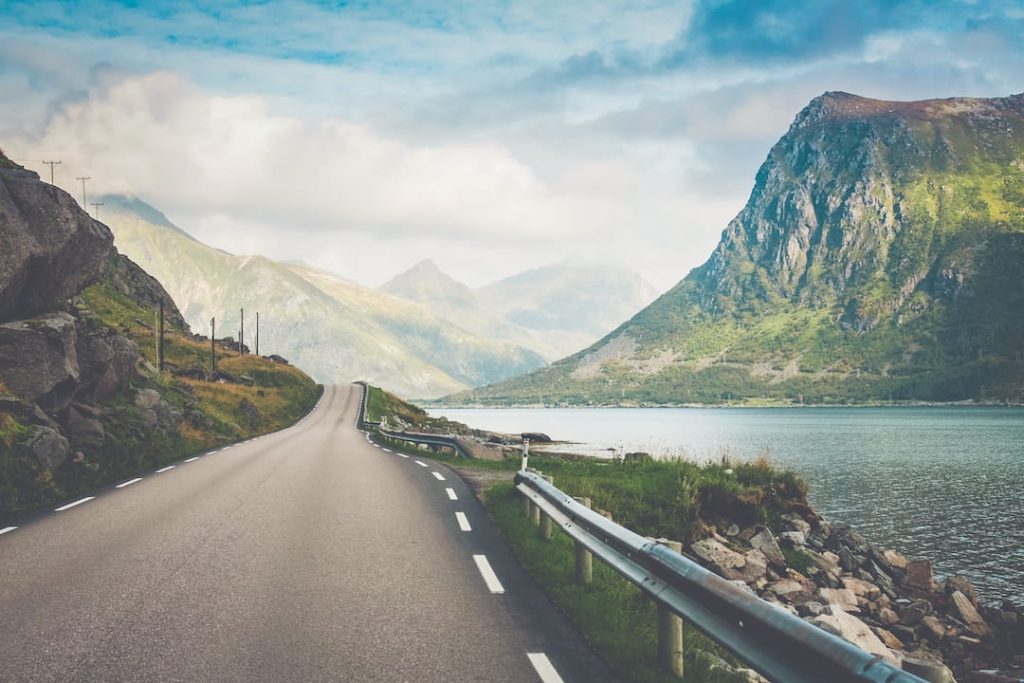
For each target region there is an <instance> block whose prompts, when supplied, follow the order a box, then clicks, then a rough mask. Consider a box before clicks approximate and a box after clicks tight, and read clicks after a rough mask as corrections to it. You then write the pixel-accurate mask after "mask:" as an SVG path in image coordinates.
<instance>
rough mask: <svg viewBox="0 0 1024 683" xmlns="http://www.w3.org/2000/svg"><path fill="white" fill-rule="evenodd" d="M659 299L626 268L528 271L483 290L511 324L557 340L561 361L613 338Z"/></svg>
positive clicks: (480, 291)
mask: <svg viewBox="0 0 1024 683" xmlns="http://www.w3.org/2000/svg"><path fill="white" fill-rule="evenodd" d="M657 295H658V291H657V290H656V289H654V287H652V286H651V285H650V284H649V283H648V282H647V281H645V280H644V279H643V278H642V277H641V276H640V275H639V274H638V273H635V272H633V271H631V270H628V269H626V268H614V267H610V266H573V265H567V264H562V265H555V266H545V267H543V268H535V269H533V270H528V271H526V272H524V273H519V274H518V275H513V276H512V277H508V278H505V279H504V280H500V281H498V282H495V283H494V284H491V285H487V286H486V287H481V288H480V289H478V290H477V296H478V297H479V298H480V300H481V301H482V302H483V303H484V305H485V306H486V307H487V308H488V309H490V310H493V311H495V312H497V313H499V314H500V315H501V316H502V317H503V318H505V319H506V320H508V321H509V322H511V323H513V324H515V325H518V326H520V327H524V328H526V329H528V330H531V331H533V332H534V333H535V335H536V336H544V337H549V338H554V339H557V340H558V341H559V344H560V346H559V350H561V351H563V353H562V354H561V355H560V356H559V357H563V356H564V355H565V354H567V353H572V352H575V351H578V350H579V349H581V348H584V347H586V346H588V345H589V344H591V343H593V342H594V341H595V340H597V339H600V338H601V337H603V336H604V335H606V334H608V333H609V332H611V331H612V330H614V329H615V328H616V327H618V326H619V325H620V324H621V323H622V321H624V320H627V319H628V318H629V317H630V316H632V315H633V314H635V313H636V312H637V311H638V310H640V309H641V308H643V307H644V306H646V305H647V304H649V303H651V302H652V301H653V300H654V298H655V297H656V296H657Z"/></svg>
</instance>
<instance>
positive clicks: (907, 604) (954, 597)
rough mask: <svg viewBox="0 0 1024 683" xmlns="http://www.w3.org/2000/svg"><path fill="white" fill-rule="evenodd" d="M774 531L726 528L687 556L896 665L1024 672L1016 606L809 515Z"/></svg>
mask: <svg viewBox="0 0 1024 683" xmlns="http://www.w3.org/2000/svg"><path fill="white" fill-rule="evenodd" d="M776 531H777V533H776V532H773V531H772V530H771V529H769V528H768V527H766V526H761V525H755V526H751V527H748V528H745V529H740V528H739V527H737V526H736V525H730V526H729V527H728V528H719V529H717V530H715V531H712V532H711V534H710V536H708V537H707V538H703V539H701V540H698V541H695V542H694V543H692V544H691V545H690V546H689V548H688V551H689V552H688V554H689V555H690V556H692V557H693V559H695V560H696V561H698V562H700V563H701V564H702V565H704V566H706V567H707V568H709V569H711V570H712V571H714V572H716V573H717V574H719V575H720V576H722V577H724V578H726V579H728V580H731V581H733V582H735V583H737V584H738V585H742V586H743V587H745V588H747V589H749V590H752V591H753V592H755V593H756V594H757V595H759V596H760V597H761V598H763V599H765V600H767V601H769V602H771V603H774V604H775V605H777V606H779V607H780V608H781V609H785V610H787V611H789V612H791V613H793V614H795V615H798V616H800V617H802V618H804V619H805V620H807V621H809V622H811V623H813V624H815V625H817V626H819V627H821V628H823V629H825V630H827V631H829V632H832V633H834V634H836V635H838V636H840V637H842V638H845V639H846V640H849V641H851V642H853V643H854V644H856V645H858V646H860V647H861V648H863V649H864V650H866V651H868V652H871V653H873V654H877V655H878V656H880V657H882V658H884V659H886V660H888V661H890V662H892V663H893V664H895V665H897V666H899V665H900V663H901V662H902V660H903V659H904V658H905V657H908V656H909V657H914V658H919V659H931V660H937V661H941V662H944V663H945V664H946V665H947V666H948V667H949V668H950V669H952V670H953V672H954V674H956V675H957V676H958V677H963V676H964V675H967V674H970V676H971V678H969V679H968V680H973V681H1007V680H1018V678H1005V677H1003V678H1000V677H998V675H996V674H979V673H977V672H979V671H981V670H983V669H995V668H998V667H1019V666H1021V665H1024V610H1022V606H1021V605H1014V604H1012V603H1010V602H1004V603H1002V604H1001V605H998V606H995V605H985V604H982V603H981V601H979V598H978V595H977V594H976V592H975V590H974V586H973V585H972V584H971V582H970V580H968V579H967V578H966V577H963V576H952V577H949V578H946V579H941V580H936V579H935V578H934V577H933V575H932V567H931V562H930V561H929V560H909V559H907V558H905V557H904V556H902V555H900V554H899V553H898V552H896V551H894V550H888V549H882V548H879V547H877V546H875V545H873V544H871V543H869V542H868V541H867V540H866V539H865V538H864V536H863V535H861V534H859V533H858V532H856V531H854V530H853V529H851V528H849V527H848V526H845V525H839V524H835V525H834V524H831V523H829V522H828V521H826V520H824V519H822V518H820V517H819V516H817V515H816V514H815V513H813V512H812V511H809V510H808V511H805V512H803V513H802V514H796V513H793V514H787V515H783V517H782V520H781V523H780V524H777V525H776ZM961 680H964V679H963V678H961Z"/></svg>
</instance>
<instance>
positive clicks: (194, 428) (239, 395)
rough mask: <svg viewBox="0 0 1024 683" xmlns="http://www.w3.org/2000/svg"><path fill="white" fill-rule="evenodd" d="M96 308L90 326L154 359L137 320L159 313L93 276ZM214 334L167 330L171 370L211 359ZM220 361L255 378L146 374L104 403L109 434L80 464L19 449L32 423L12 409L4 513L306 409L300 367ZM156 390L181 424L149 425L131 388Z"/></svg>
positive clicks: (3, 461)
mask: <svg viewBox="0 0 1024 683" xmlns="http://www.w3.org/2000/svg"><path fill="white" fill-rule="evenodd" d="M81 298H82V301H83V303H84V304H85V306H86V307H87V308H88V310H89V311H91V313H92V315H91V317H90V318H89V325H90V326H93V327H95V328H100V327H109V328H112V329H114V330H115V331H117V332H119V333H121V334H124V335H126V336H128V337H129V338H131V339H133V340H134V341H135V342H136V343H137V344H138V345H139V349H140V352H141V355H142V356H143V357H144V358H145V359H146V360H147V361H149V362H150V363H153V362H154V360H155V353H156V351H155V346H154V333H153V331H152V330H151V329H149V328H147V327H145V326H144V325H141V324H139V323H138V322H137V321H138V320H145V321H149V320H151V319H152V318H153V312H152V311H151V310H148V309H144V308H142V307H140V306H138V305H137V304H136V303H135V302H133V301H132V300H131V299H129V298H128V297H126V296H125V295H124V294H122V293H120V292H118V291H116V290H115V289H114V288H112V287H110V286H109V285H107V284H103V283H100V284H96V285H93V286H91V287H89V288H88V289H86V290H85V291H84V292H83V293H82V295H81ZM209 353H210V350H209V342H208V341H206V342H203V341H197V340H195V339H193V338H192V337H191V336H188V335H185V334H183V333H182V331H179V330H171V331H169V332H167V333H166V335H165V347H164V356H165V362H166V363H167V366H168V367H169V368H173V367H178V368H192V367H208V363H209ZM217 355H218V367H219V369H222V370H224V371H227V372H229V373H231V374H233V375H236V376H245V377H248V378H250V379H251V380H252V383H251V384H244V385H235V384H221V383H214V382H205V381H199V380H191V379H176V378H173V377H172V376H171V375H170V374H169V373H164V374H163V375H158V374H156V373H143V374H141V375H137V376H136V377H135V379H134V380H133V381H132V388H128V389H124V390H122V391H120V392H118V393H117V394H115V395H113V396H111V397H110V398H108V399H107V400H106V401H105V402H104V405H103V408H104V411H105V417H104V419H103V422H104V428H105V430H106V439H105V441H104V443H103V445H102V446H101V447H99V448H97V449H96V450H95V451H89V450H86V451H85V452H84V455H85V459H84V460H83V461H82V462H72V461H71V459H69V460H68V461H66V462H64V463H63V464H62V465H60V466H59V467H57V468H56V470H53V471H51V470H49V469H46V468H43V467H41V466H39V465H38V464H37V463H35V462H31V461H30V460H29V459H27V458H23V457H18V456H16V455H15V453H16V451H15V449H14V448H13V446H14V445H15V443H16V442H17V441H18V440H19V439H21V438H23V437H24V436H26V435H27V430H26V429H25V428H24V427H23V426H21V425H20V424H19V423H18V422H17V421H16V420H15V419H14V418H13V417H12V416H10V415H7V414H0V521H2V520H3V519H5V518H12V517H13V516H15V515H17V514H21V513H25V512H28V511H31V510H34V509H37V508H39V507H42V506H44V505H48V504H50V503H52V502H54V501H57V500H61V499H63V498H67V497H71V496H74V495H77V494H79V493H81V492H84V491H88V490H91V489H94V488H96V487H98V486H102V485H106V484H109V483H111V482H114V481H117V480H118V479H121V478H125V477H129V476H131V475H133V474H135V473H137V472H140V471H143V470H146V469H148V468H151V467H155V466H158V465H161V464H163V463H167V462H170V461H173V460H176V459H178V458H180V457H182V456H185V455H188V454H190V453H195V452H198V451H203V450H206V449H209V448H212V447H215V446H218V445H222V444H227V443H233V442H236V441H240V440H243V439H247V438H249V437H252V436H256V435H258V434H264V433H267V432H272V431H276V430H279V429H283V428H284V427H287V426H289V425H291V424H293V423H294V422H296V421H298V419H299V418H300V417H301V416H302V415H304V414H305V413H306V412H308V411H309V410H310V409H311V408H312V406H313V404H314V403H315V402H316V399H317V397H318V396H319V392H320V389H319V387H318V386H317V385H316V384H315V383H314V382H313V380H311V379H310V378H309V377H307V376H306V375H305V374H304V373H303V372H302V371H301V370H299V369H297V368H295V367H292V366H286V365H278V364H276V363H273V362H271V361H269V360H265V359H261V358H257V357H254V356H252V355H248V356H244V357H238V356H235V355H233V354H231V353H229V352H227V351H225V350H223V349H218V350H217ZM147 388H151V389H156V390H157V391H158V392H159V393H160V394H161V396H162V397H163V399H164V400H165V401H166V402H167V403H169V404H171V405H172V406H174V407H175V408H177V409H178V410H180V411H181V412H182V413H183V415H184V419H183V420H182V421H181V423H180V425H179V426H177V427H176V428H170V429H161V428H158V427H153V426H149V425H147V424H146V422H145V420H144V419H143V415H142V413H141V411H139V410H138V409H137V408H136V407H135V405H134V402H133V398H134V391H133V389H147Z"/></svg>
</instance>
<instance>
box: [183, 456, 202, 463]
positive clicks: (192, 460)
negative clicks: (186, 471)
mask: <svg viewBox="0 0 1024 683" xmlns="http://www.w3.org/2000/svg"><path fill="white" fill-rule="evenodd" d="M198 459H199V456H198V455H196V456H194V457H191V458H189V459H188V460H186V461H185V462H195V461H196V460H198Z"/></svg>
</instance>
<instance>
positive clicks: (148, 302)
mask: <svg viewBox="0 0 1024 683" xmlns="http://www.w3.org/2000/svg"><path fill="white" fill-rule="evenodd" d="M101 277H102V278H103V282H104V283H105V284H107V285H108V286H109V287H111V288H112V289H113V290H115V291H116V292H118V293H119V294H121V295H123V296H126V297H129V298H130V299H132V300H133V301H134V302H135V303H137V304H140V305H142V306H144V307H146V308H152V309H153V310H154V311H155V310H156V309H157V307H158V306H159V305H160V302H161V301H163V302H164V324H165V325H166V326H168V329H175V330H179V331H184V330H187V329H188V324H187V323H186V322H185V318H184V316H183V315H182V314H181V311H179V310H178V307H177V306H175V305H174V301H173V299H171V295H170V294H168V293H167V290H166V289H164V287H163V285H161V284H160V282H159V281H158V280H157V279H156V278H155V277H153V276H152V275H150V274H149V273H147V272H146V271H144V270H143V269H142V268H140V267H139V266H138V265H137V264H136V263H135V262H134V261H132V260H131V259H130V258H128V257H127V256H125V255H124V254H118V253H117V252H113V253H111V254H109V255H108V256H107V258H106V259H104V261H103V266H102V268H101ZM150 324H152V323H150Z"/></svg>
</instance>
